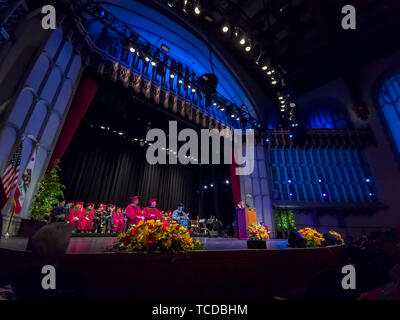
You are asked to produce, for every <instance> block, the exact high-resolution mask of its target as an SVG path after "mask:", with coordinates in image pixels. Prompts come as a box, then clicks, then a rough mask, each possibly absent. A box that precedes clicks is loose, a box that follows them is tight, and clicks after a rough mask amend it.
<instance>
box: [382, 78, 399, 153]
mask: <svg viewBox="0 0 400 320" xmlns="http://www.w3.org/2000/svg"><path fill="white" fill-rule="evenodd" d="M379 106H380V108H381V110H382V113H383V115H384V117H385V119H386V123H387V125H388V127H389V129H390V131H391V133H392V137H393V140H394V143H395V145H396V148H397V151H398V152H400V74H396V75H394V76H391V77H390V78H389V79H387V80H386V81H385V82H384V83H383V85H382V86H381V87H380V90H379Z"/></svg>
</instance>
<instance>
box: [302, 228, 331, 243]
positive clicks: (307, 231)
mask: <svg viewBox="0 0 400 320" xmlns="http://www.w3.org/2000/svg"><path fill="white" fill-rule="evenodd" d="M298 233H299V234H300V235H301V237H302V238H303V239H304V240H305V246H306V247H307V248H310V247H311V248H312V247H321V246H323V245H324V244H325V239H324V237H323V236H322V234H321V233H319V232H318V231H317V230H315V229H312V228H303V229H300V230H299V231H298Z"/></svg>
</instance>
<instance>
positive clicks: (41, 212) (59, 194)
mask: <svg viewBox="0 0 400 320" xmlns="http://www.w3.org/2000/svg"><path fill="white" fill-rule="evenodd" d="M59 162H60V161H59V160H56V162H55V163H54V166H53V169H51V170H50V171H48V172H46V174H45V175H44V177H43V179H42V181H40V183H39V187H38V191H37V193H36V195H35V198H34V203H33V207H32V210H31V219H34V220H45V217H46V215H47V214H48V213H49V211H50V209H51V206H52V205H53V204H54V203H57V202H58V201H59V199H60V198H63V197H64V190H65V186H64V185H62V184H61V183H60V181H59V179H60V177H59V173H60V170H61V169H60V167H59V165H58V164H59Z"/></svg>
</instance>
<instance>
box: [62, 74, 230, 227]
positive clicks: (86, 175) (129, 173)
mask: <svg viewBox="0 0 400 320" xmlns="http://www.w3.org/2000/svg"><path fill="white" fill-rule="evenodd" d="M96 81H98V82H99V84H100V87H99V90H98V93H97V94H96V96H95V98H94V100H93V103H92V105H91V106H90V108H89V110H88V112H87V114H86V116H85V118H84V119H83V121H82V123H81V125H80V127H79V129H78V131H77V133H76V134H75V136H74V138H73V140H72V142H71V144H70V145H69V147H68V149H67V151H66V152H65V154H64V156H63V158H62V159H61V164H60V165H61V181H62V183H64V184H65V185H66V187H67V189H66V199H67V201H85V202H95V203H96V204H97V205H98V204H99V203H113V204H115V205H117V206H126V205H127V204H128V203H129V197H130V196H132V195H139V196H141V203H140V205H141V207H145V206H147V205H148V200H149V199H151V198H157V199H159V201H158V204H157V207H158V208H160V209H161V210H174V209H175V208H176V204H177V203H179V202H181V201H183V202H184V204H185V210H186V211H187V212H189V213H190V215H191V218H192V219H195V217H196V216H197V215H198V216H200V218H207V217H209V216H210V215H216V216H217V217H218V218H219V219H221V220H222V221H223V223H224V224H229V223H231V222H232V220H233V198H232V190H231V186H230V184H226V182H225V181H226V180H227V179H229V165H191V164H190V165H182V164H177V165H149V164H148V163H147V161H146V147H145V146H144V145H143V144H140V143H139V142H138V141H133V138H135V137H136V138H137V139H138V140H140V139H141V138H144V137H145V136H146V130H148V129H149V128H162V129H167V128H168V121H169V120H174V119H173V118H170V117H169V116H168V115H167V114H165V113H162V112H161V111H160V110H158V108H159V107H155V108H153V107H149V105H146V104H144V103H141V102H140V101H139V100H137V99H133V98H132V94H133V92H132V91H131V90H130V89H127V88H123V87H122V86H121V85H120V84H119V83H114V82H112V81H110V80H108V79H107V78H104V77H97V78H96ZM179 127H180V129H181V128H184V127H187V126H185V125H184V124H183V123H182V122H180V123H179ZM108 128H109V129H108ZM119 132H122V133H123V135H120V134H119ZM211 185H213V186H211ZM204 186H207V188H204Z"/></svg>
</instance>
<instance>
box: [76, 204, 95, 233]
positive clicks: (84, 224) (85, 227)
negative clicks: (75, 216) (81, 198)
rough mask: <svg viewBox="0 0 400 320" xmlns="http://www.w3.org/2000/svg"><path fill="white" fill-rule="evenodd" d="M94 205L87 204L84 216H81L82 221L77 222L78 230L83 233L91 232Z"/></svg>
mask: <svg viewBox="0 0 400 320" xmlns="http://www.w3.org/2000/svg"><path fill="white" fill-rule="evenodd" d="M93 208H94V203H88V204H87V206H86V209H85V211H84V214H83V216H82V220H81V221H79V226H78V229H79V230H81V231H83V232H86V233H87V232H89V231H92V228H93V218H94V209H93Z"/></svg>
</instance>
